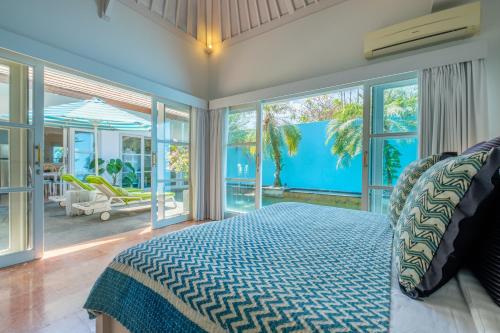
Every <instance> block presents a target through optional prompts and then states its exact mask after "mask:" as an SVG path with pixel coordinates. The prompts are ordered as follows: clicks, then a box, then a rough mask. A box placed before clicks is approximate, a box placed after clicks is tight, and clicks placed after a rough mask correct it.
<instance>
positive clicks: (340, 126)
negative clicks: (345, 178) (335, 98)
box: [325, 103, 363, 169]
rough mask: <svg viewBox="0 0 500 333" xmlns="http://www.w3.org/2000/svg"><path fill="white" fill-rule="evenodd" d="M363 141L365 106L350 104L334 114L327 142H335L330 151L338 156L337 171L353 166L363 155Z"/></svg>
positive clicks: (327, 129)
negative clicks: (355, 158) (353, 161)
mask: <svg viewBox="0 0 500 333" xmlns="http://www.w3.org/2000/svg"><path fill="white" fill-rule="evenodd" d="M362 139H363V105H361V104H359V103H348V104H345V105H344V107H343V108H341V109H339V110H338V111H337V112H335V113H334V115H333V119H332V120H330V122H329V123H328V126H327V128H326V142H325V144H328V143H330V141H333V145H332V147H331V148H330V151H331V153H332V154H333V155H337V157H338V160H337V169H338V168H345V167H348V166H349V165H350V164H351V161H352V159H353V158H354V157H355V156H356V155H358V154H359V153H361V149H362V143H363V142H362Z"/></svg>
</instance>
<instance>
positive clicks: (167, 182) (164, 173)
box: [145, 103, 190, 220]
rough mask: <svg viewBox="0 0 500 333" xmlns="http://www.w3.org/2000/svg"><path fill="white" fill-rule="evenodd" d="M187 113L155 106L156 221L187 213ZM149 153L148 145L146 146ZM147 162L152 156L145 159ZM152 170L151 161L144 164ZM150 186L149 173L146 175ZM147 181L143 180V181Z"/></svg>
mask: <svg viewBox="0 0 500 333" xmlns="http://www.w3.org/2000/svg"><path fill="white" fill-rule="evenodd" d="M189 121H190V119H189V112H187V111H180V110H174V109H171V108H169V107H166V106H165V105H164V104H162V103H158V127H157V128H158V141H157V143H158V146H157V153H158V155H157V172H158V207H157V208H158V219H159V220H164V219H169V218H173V217H177V216H183V215H187V214H189V213H190V183H189V169H190V157H189ZM145 146H147V147H148V149H149V152H151V148H150V147H151V143H150V142H148V143H145ZM148 157H149V159H150V158H151V155H150V154H149V155H148ZM145 169H146V170H151V161H150V160H149V161H148V162H146V161H145ZM146 175H147V176H148V177H149V179H148V181H149V182H151V175H150V172H147V173H145V179H146ZM145 181H146V180H145Z"/></svg>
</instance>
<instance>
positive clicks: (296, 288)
mask: <svg viewBox="0 0 500 333" xmlns="http://www.w3.org/2000/svg"><path fill="white" fill-rule="evenodd" d="M391 246H392V230H391V227H390V224H389V222H388V221H387V218H386V216H385V215H379V214H374V213H370V212H363V211H355V210H347V209H340V208H332V207H324V206H317V205H309V204H299V203H281V204H275V205H271V206H268V207H265V208H263V209H260V210H258V211H255V212H252V213H249V214H244V215H239V216H236V217H233V218H230V219H227V220H223V221H219V222H211V223H206V224H203V225H200V226H196V227H192V228H188V229H185V230H183V231H179V232H175V233H171V234H167V235H164V236H161V237H157V238H154V239H152V240H150V241H147V242H145V243H142V244H139V245H137V246H134V247H132V248H129V249H128V250H125V251H124V252H122V253H120V254H119V255H118V256H117V257H116V258H115V259H114V260H113V261H112V262H111V264H110V265H109V266H108V267H107V268H106V270H105V271H104V272H103V274H102V275H101V276H100V277H99V279H98V280H97V282H96V284H95V285H94V287H93V288H92V291H91V293H90V295H89V298H88V300H87V302H86V304H85V306H84V307H85V308H86V309H87V310H88V311H89V313H90V314H91V316H95V317H97V332H98V333H99V332H102V333H108V332H112V333H116V332H126V331H127V330H128V331H131V332H204V331H207V332H244V331H245V332H246V331H256V332H260V331H268V332H270V331H284V332H291V331H306V332H310V331H312V332H319V331H330V332H388V331H391V332H404V333H406V332H475V331H476V328H475V325H474V320H473V317H472V315H471V311H470V309H469V306H468V304H467V302H466V299H465V298H464V296H463V293H464V292H463V290H461V287H460V284H459V282H458V281H457V279H453V280H452V281H450V282H449V283H448V284H446V285H445V286H444V287H443V288H441V289H440V290H439V291H438V292H436V293H435V294H434V295H432V296H431V297H430V298H428V299H426V300H425V301H415V300H412V299H409V298H408V297H406V296H404V295H403V294H402V293H401V292H400V291H399V286H398V284H397V281H396V279H395V276H394V274H393V273H392V271H393V269H392V250H391Z"/></svg>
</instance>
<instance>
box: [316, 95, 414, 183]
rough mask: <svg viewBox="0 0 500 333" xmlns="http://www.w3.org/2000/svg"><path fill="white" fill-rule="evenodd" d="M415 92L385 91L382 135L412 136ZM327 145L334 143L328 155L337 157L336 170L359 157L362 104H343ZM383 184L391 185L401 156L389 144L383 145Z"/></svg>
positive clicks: (331, 129)
mask: <svg viewBox="0 0 500 333" xmlns="http://www.w3.org/2000/svg"><path fill="white" fill-rule="evenodd" d="M415 89H416V88H413V87H404V88H399V89H386V90H384V112H383V115H384V116H383V130H384V132H386V133H387V132H393V133H394V132H411V131H416V127H417V120H416V114H417V93H416V91H415ZM326 136H327V138H326V142H325V144H329V143H330V142H333V144H332V147H331V152H332V154H334V155H337V156H338V160H337V168H342V167H347V166H349V165H350V163H351V161H352V159H353V158H354V157H355V156H357V155H358V154H360V153H361V150H362V138H363V106H362V104H361V103H345V104H343V107H342V108H341V109H339V110H337V111H336V112H335V113H334V114H333V117H332V120H330V122H329V123H328V126H327V133H326ZM383 155H384V162H385V164H384V171H383V172H384V174H383V176H384V181H385V182H386V183H387V184H392V183H393V181H394V180H395V178H396V177H397V171H398V170H399V169H400V168H401V159H400V158H401V153H400V152H399V150H398V149H397V147H396V146H395V145H393V144H392V143H391V142H390V141H385V142H384V146H383Z"/></svg>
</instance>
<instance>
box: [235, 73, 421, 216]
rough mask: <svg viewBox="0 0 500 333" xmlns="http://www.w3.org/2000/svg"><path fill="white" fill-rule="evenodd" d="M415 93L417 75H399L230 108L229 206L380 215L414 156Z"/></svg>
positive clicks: (415, 137) (238, 210) (415, 125)
mask: <svg viewBox="0 0 500 333" xmlns="http://www.w3.org/2000/svg"><path fill="white" fill-rule="evenodd" d="M417 97H418V85H417V80H416V76H415V75H404V76H397V77H392V78H388V79H383V80H376V81H375V80H374V81H370V82H366V83H363V84H360V85H356V86H352V87H348V88H343V89H339V90H333V91H328V92H325V93H319V94H315V95H308V96H299V97H296V98H292V99H287V100H279V101H270V102H263V103H255V104H253V105H246V106H243V107H234V108H230V110H229V115H228V122H227V125H228V137H227V147H226V153H227V157H226V196H227V197H226V210H227V211H235V212H246V211H249V210H252V209H255V208H259V207H260V206H261V205H262V206H266V205H270V204H274V203H278V202H286V201H295V202H306V203H313V204H320V205H328V206H336V207H342V208H350V209H369V210H372V211H376V212H385V211H386V209H387V199H388V197H389V196H390V193H391V191H392V187H393V186H394V184H395V183H396V181H397V179H398V177H399V175H400V173H401V172H402V170H403V169H404V167H405V166H406V165H407V164H408V163H410V162H411V161H413V160H415V159H416V158H417V144H418V142H417V109H418V106H417ZM260 156H262V158H260Z"/></svg>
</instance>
